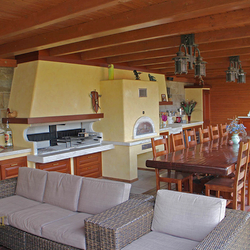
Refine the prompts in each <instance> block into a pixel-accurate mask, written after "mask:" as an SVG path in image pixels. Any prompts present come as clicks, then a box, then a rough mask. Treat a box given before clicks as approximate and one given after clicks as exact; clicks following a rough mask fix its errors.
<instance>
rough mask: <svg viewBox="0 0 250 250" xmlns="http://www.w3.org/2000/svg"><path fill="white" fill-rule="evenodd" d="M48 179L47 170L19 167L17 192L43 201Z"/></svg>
mask: <svg viewBox="0 0 250 250" xmlns="http://www.w3.org/2000/svg"><path fill="white" fill-rule="evenodd" d="M46 180H47V172H46V171H43V170H40V169H34V168H19V169H18V179H17V187H16V194H18V195H21V196H23V197H26V198H28V199H32V200H35V201H40V202H42V201H43V195H44V190H45V184H46Z"/></svg>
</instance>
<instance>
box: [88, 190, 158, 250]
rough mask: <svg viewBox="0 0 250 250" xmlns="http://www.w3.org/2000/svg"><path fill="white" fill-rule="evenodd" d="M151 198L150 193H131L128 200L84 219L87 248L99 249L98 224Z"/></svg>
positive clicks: (151, 199)
mask: <svg viewBox="0 0 250 250" xmlns="http://www.w3.org/2000/svg"><path fill="white" fill-rule="evenodd" d="M153 200H154V196H151V195H131V196H130V199H129V200H128V201H125V202H123V203H122V204H119V205H117V206H115V207H112V208H111V209H108V210H106V211H104V212H102V213H100V214H96V215H94V216H91V217H89V218H87V219H86V220H85V234H86V246H87V249H92V250H96V249H101V239H100V237H101V236H100V226H101V225H102V224H104V223H105V222H106V221H110V220H112V219H113V218H118V217H119V216H120V215H122V214H124V213H126V212H128V211H130V210H131V209H134V208H136V207H138V206H140V204H143V203H145V202H148V201H153Z"/></svg>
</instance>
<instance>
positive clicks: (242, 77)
mask: <svg viewBox="0 0 250 250" xmlns="http://www.w3.org/2000/svg"><path fill="white" fill-rule="evenodd" d="M229 60H230V64H229V67H228V70H227V71H226V82H235V79H237V83H246V73H245V72H244V71H243V69H242V67H241V61H240V57H239V56H230V57H229Z"/></svg>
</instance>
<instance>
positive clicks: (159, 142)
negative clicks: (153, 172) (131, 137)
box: [151, 135, 168, 158]
mask: <svg viewBox="0 0 250 250" xmlns="http://www.w3.org/2000/svg"><path fill="white" fill-rule="evenodd" d="M151 144H152V151H153V157H154V158H155V157H158V156H161V155H165V154H168V141H167V138H166V136H165V135H163V136H162V139H157V140H155V139H154V138H151ZM159 145H163V147H164V150H161V151H157V148H156V147H157V146H159Z"/></svg>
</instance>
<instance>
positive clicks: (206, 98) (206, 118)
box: [203, 89, 210, 128]
mask: <svg viewBox="0 0 250 250" xmlns="http://www.w3.org/2000/svg"><path fill="white" fill-rule="evenodd" d="M203 122H204V123H203V128H206V127H207V126H209V125H210V90H208V89H203Z"/></svg>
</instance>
